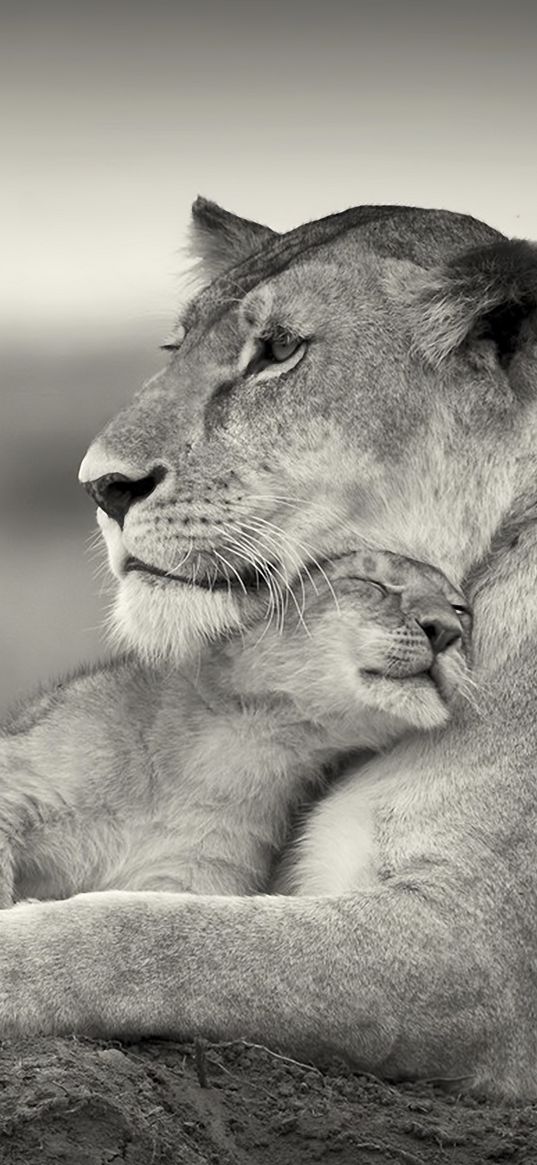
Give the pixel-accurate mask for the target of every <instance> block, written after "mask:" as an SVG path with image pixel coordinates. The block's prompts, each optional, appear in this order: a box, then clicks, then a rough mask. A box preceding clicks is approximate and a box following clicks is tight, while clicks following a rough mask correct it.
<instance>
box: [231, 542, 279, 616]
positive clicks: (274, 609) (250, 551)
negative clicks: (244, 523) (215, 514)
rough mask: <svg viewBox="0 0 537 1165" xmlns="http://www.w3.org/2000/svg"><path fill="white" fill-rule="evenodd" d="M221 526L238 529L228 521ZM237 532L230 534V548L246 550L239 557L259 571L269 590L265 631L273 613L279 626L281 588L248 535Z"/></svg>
mask: <svg viewBox="0 0 537 1165" xmlns="http://www.w3.org/2000/svg"><path fill="white" fill-rule="evenodd" d="M223 526H224V528H225V530H226V532H227V530H233V529H235V530H237V529H238V528H237V527H233V526H232V525H231V524H230V523H227V522H226V523H224V524H223ZM238 533H239V536H240V537H239V538H237V537H236V534H231V535H230V538H231V543H232V545H231V546H230V549H231V550H233V552H234V553H237V551H236V550H235V547H237V546H239V547H242V550H243V552H244V551H246V554H244V553H243V554H242V555H241V557H243V558H246V561H247V562H248V563H249V565H250V566H253V567H254V569H255V570H258V571H259V573H260V574H261V577H262V578H263V579H264V581H265V582H266V584H267V587H268V591H269V595H270V603H269V610H268V615H269V619H268V624H267V627H266V628H265V632H266V631H267V630H268V628H269V627H270V624H271V622H272V617H273V615H276V620H277V625H278V626H279V623H280V611H283V594H282V591H281V588H280V586H279V584H278V582H277V580H276V579H275V578H274V576H273V574H272V572H271V569H270V565H269V563H268V562H267V561H266V559H264V558H263V560H262V562H260V561H259V557H258V555H257V553H256V551H255V549H254V547H252V545H251V540H250V539H249V538H248V536H247V535H246V534H243V532H242V531H241V530H238ZM282 620H283V617H282Z"/></svg>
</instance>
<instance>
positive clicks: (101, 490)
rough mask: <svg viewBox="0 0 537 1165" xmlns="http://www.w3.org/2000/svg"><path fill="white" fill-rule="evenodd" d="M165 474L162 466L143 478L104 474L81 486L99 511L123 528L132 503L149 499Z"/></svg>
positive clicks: (157, 466)
mask: <svg viewBox="0 0 537 1165" xmlns="http://www.w3.org/2000/svg"><path fill="white" fill-rule="evenodd" d="M166 473H167V470H166V469H165V468H164V466H163V465H156V466H155V467H154V469H152V470H151V473H148V474H146V476H145V477H140V478H131V477H128V476H127V475H126V474H125V473H105V474H103V475H102V476H101V477H97V478H96V479H95V481H85V482H83V485H84V489H86V490H87V491H88V493H89V495H90V497H92V498H93V500H94V502H96V503H97V505H98V506H100V508H101V510H104V512H105V514H108V516H109V517H110V518H114V520H115V521H116V522H118V524H119V525H120V526H121V528H123V523H124V521H125V517H126V515H127V512H128V511H129V510H130V507H131V506H132V505H133V504H134V502H140V501H143V499H144V498H147V497H149V495H150V494H152V493H153V490H154V489H156V487H157V485H158V484H159V482H161V481H162V480H163V478H164V477H165V476H166Z"/></svg>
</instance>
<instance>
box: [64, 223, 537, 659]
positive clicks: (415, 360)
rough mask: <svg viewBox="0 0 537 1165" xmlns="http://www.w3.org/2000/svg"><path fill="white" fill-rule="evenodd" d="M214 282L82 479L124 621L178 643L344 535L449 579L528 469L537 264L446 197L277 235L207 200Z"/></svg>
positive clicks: (531, 464)
mask: <svg viewBox="0 0 537 1165" xmlns="http://www.w3.org/2000/svg"><path fill="white" fill-rule="evenodd" d="M194 246H195V249H196V252H197V253H198V255H201V256H202V273H203V278H204V279H205V280H207V281H208V284H209V285H208V286H207V287H206V288H205V289H204V290H203V291H202V292H201V293H200V294H199V295H198V297H197V298H196V299H195V300H194V301H193V302H192V303H191V305H190V306H189V307H188V308H187V310H186V311H185V313H184V314H183V317H182V318H181V320H180V321H179V322H178V324H177V327H176V330H175V333H174V335H173V336H172V337H171V338H170V340H169V342H168V343H167V344H166V345H165V347H166V348H167V349H168V358H167V363H166V366H165V367H164V368H163V369H162V371H161V372H159V373H158V374H157V375H156V376H155V377H154V378H153V379H152V380H150V381H149V383H148V384H146V385H145V386H144V387H143V388H142V389H141V390H140V391H139V392H138V393H137V394H136V395H135V397H134V400H133V402H132V403H131V404H130V405H128V407H127V408H125V409H124V411H123V412H121V413H120V414H119V415H118V416H117V417H116V418H115V419H114V420H113V421H112V422H111V423H110V424H109V426H108V427H107V429H105V431H104V433H103V434H102V435H101V436H100V437H99V438H98V439H97V440H96V441H95V442H94V444H93V445H92V446H91V447H90V449H89V451H88V453H87V455H86V457H85V458H84V461H83V464H82V467H81V474H80V475H81V480H82V481H83V482H84V483H85V485H86V487H87V489H88V490H89V492H90V494H91V495H92V497H93V498H94V500H95V501H96V502H97V505H98V507H99V510H98V517H99V523H100V525H101V528H102V531H103V534H104V537H105V540H106V543H107V547H108V553H109V559H110V564H111V567H112V570H113V572H114V574H115V575H116V577H117V580H118V584H119V585H118V600H117V606H116V624H117V628H118V631H119V633H120V635H121V636H122V637H123V638H124V639H126V641H127V642H128V643H129V644H131V645H134V646H136V647H137V648H138V649H139V650H141V651H143V652H145V653H146V654H148V655H149V656H155V657H161V656H163V655H166V654H170V653H171V654H173V655H174V656H175V657H181V656H182V655H184V654H185V653H187V652H188V651H189V650H190V649H191V648H192V647H193V646H195V645H196V644H197V643H199V640H200V638H202V637H204V636H205V637H208V638H215V637H217V636H219V635H221V634H224V633H226V632H229V631H233V630H234V629H237V628H239V627H241V626H242V625H243V623H244V621H245V619H247V616H248V610H249V607H250V605H251V604H252V603H253V602H257V601H258V600H259V595H260V592H262V591H263V590H264V593H265V596H266V608H267V611H269V610H270V609H272V610H274V608H279V607H280V606H281V604H282V602H283V598H284V595H285V592H286V589H287V588H288V586H289V585H292V583H293V581H294V580H295V579H296V578H297V577H299V576H300V574H301V573H303V572H304V568H305V567H309V568H310V569H311V568H312V567H315V564H316V563H318V562H323V561H325V560H327V559H329V558H332V557H334V556H337V555H341V554H343V553H345V552H346V551H347V550H348V549H349V548H350V547H352V546H356V545H357V544H358V545H359V544H364V543H365V544H368V545H369V546H371V547H378V546H382V547H385V548H387V549H389V550H391V551H393V552H396V553H400V554H403V555H406V556H409V557H413V558H416V559H421V560H425V561H428V562H430V563H432V564H434V565H435V566H437V567H439V568H441V569H443V570H446V571H447V572H448V573H449V574H450V575H451V577H453V578H454V579H456V580H457V581H458V580H460V579H461V578H462V576H463V573H464V571H465V570H466V569H467V568H468V567H469V566H471V565H472V564H473V563H474V562H475V561H476V559H478V558H479V557H480V556H481V555H482V554H483V553H484V552H485V551H486V549H487V547H488V545H489V542H490V538H491V536H492V534H493V532H494V531H495V529H496V528H497V526H498V525H499V523H501V521H502V518H503V516H504V514H505V513H506V512H507V511H508V510H509V507H510V506H512V504H513V499H514V498H516V497H517V496H518V495H520V494H523V493H524V490H525V489H526V487H527V484H528V483H529V482H533V481H534V479H535V469H536V466H535V454H534V446H535V440H534V436H533V433H534V423H535V418H534V412H535V399H534V397H535V394H534V388H533V376H534V371H533V370H534V366H535V360H534V351H535V325H534V320H535V308H536V304H537V260H536V258H535V252H534V250H533V249H532V248H531V247H530V246H529V245H528V244H525V243H509V242H507V241H504V240H503V239H502V238H501V236H498V235H496V233H495V232H493V231H491V230H490V229H489V228H488V227H486V226H484V225H483V224H480V223H477V222H475V221H474V220H473V219H468V218H465V217H464V216H459V215H451V214H448V213H447V212H436V211H414V210H405V209H404V208H397V207H396V208H358V209H357V210H355V211H349V212H346V213H344V214H342V215H336V216H333V217H332V218H329V219H327V220H323V221H321V222H319V223H313V224H310V225H308V226H306V227H301V228H298V229H297V230H296V231H292V232H290V233H289V234H287V235H283V236H277V235H275V234H274V233H273V232H272V231H269V230H268V229H267V228H264V227H260V226H258V225H257V224H253V223H249V222H245V221H244V220H242V219H238V218H236V217H235V216H233V215H230V214H227V213H226V212H225V211H222V210H220V209H219V208H218V207H215V206H214V205H213V204H210V203H205V202H203V201H199V202H198V203H197V204H195V207H194Z"/></svg>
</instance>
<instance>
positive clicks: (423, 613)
mask: <svg viewBox="0 0 537 1165" xmlns="http://www.w3.org/2000/svg"><path fill="white" fill-rule="evenodd" d="M412 614H413V616H414V618H415V620H416V622H417V623H418V624H419V626H420V627H421V629H422V631H424V632H425V634H426V636H427V639H428V640H429V643H430V645H431V649H432V651H433V652H434V654H435V655H440V653H441V652H442V651H445V650H446V647H449V646H450V645H451V644H452V643H455V642H456V641H457V639H462V635H463V628H462V623H461V621H460V619H459V618H458V616H457V613H456V611H454V610H453V607H452V606H451V604H450V603H448V601H447V599H446V600H445V602H443V601H442V600H441V599H434V598H433V599H424V600H422V601H421V603H419V604H418V605H417V606H416V608H415V609H414V611H413V612H412Z"/></svg>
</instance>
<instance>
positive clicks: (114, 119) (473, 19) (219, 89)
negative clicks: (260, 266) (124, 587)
mask: <svg viewBox="0 0 537 1165" xmlns="http://www.w3.org/2000/svg"><path fill="white" fill-rule="evenodd" d="M536 48H537V9H536V8H535V7H533V8H532V7H530V6H529V5H528V4H527V3H526V2H525V0H512V2H511V3H510V4H509V5H505V4H504V3H501V4H500V3H496V0H489V2H488V3H487V4H486V5H485V4H483V3H482V2H481V3H472V0H466V2H465V3H461V2H460V0H451V3H450V4H447V3H444V4H442V5H435V4H434V3H433V4H431V3H427V4H425V3H411V2H408V0H392V2H391V3H387V2H385V0H365V2H361V3H359V4H355V3H352V2H351V0H347V2H346V3H343V2H342V0H331V3H330V4H326V3H322V4H321V3H316V2H315V0H310V2H309V3H307V4H306V3H305V2H300V0H295V2H293V0H286V2H282V0H271V2H270V3H268V2H267V3H265V4H257V5H256V4H255V3H252V0H248V2H246V0H226V2H225V3H224V2H220V3H217V2H216V0H212V2H211V0H197V2H196V3H189V0H182V2H181V0H176V2H175V3H171V2H168V0H151V2H150V0H145V3H143V4H142V3H139V2H138V0H129V2H126V3H123V2H122V0H108V2H107V3H103V2H102V0H93V3H92V4H91V5H89V4H86V3H84V4H82V3H77V0H70V2H69V3H67V2H63V3H60V2H57V0H45V2H43V0H25V2H24V3H22V2H21V0H16V2H15V3H13V2H11V0H4V2H3V4H2V16H1V31H0V84H1V87H2V93H1V99H0V119H1V120H2V123H3V131H4V132H3V146H2V158H3V163H4V174H3V180H2V185H1V190H0V199H1V201H2V203H3V206H2V214H1V218H0V221H1V222H2V226H3V228H4V240H3V244H2V268H3V272H4V273H5V275H6V278H5V281H4V286H5V292H4V295H3V296H2V301H3V302H2V311H1V313H0V317H1V318H0V352H1V359H2V379H1V397H0V400H1V406H0V407H1V415H0V485H1V489H0V556H1V557H0V589H1V593H0V600H1V601H0V658H1V669H0V710H1V709H3V708H5V707H6V705H7V704H8V703H10V702H11V701H13V699H14V698H15V697H17V696H18V694H20V693H21V692H22V691H24V690H25V689H27V688H31V687H32V686H35V684H36V683H37V682H38V681H42V680H45V679H46V678H47V677H48V676H49V675H52V674H54V673H57V672H59V671H61V670H63V669H65V668H68V667H71V666H73V665H76V663H78V662H80V661H81V660H83V659H89V658H95V657H96V656H98V655H103V654H104V653H105V652H106V643H105V639H104V637H103V634H102V632H101V630H100V628H101V626H102V623H103V617H104V611H105V608H106V605H107V602H108V601H109V599H110V591H109V589H108V585H107V584H106V583H104V584H103V581H102V577H100V576H99V575H98V574H97V577H96V574H95V572H96V568H97V566H98V562H99V561H100V560H101V559H102V555H101V558H100V559H99V556H98V557H97V559H96V558H92V557H91V556H90V554H89V553H88V549H87V544H88V539H89V537H90V535H91V532H92V530H93V529H94V514H93V510H92V506H91V504H90V502H89V500H88V498H87V497H86V496H85V495H84V493H83V491H82V490H81V489H80V487H79V486H78V485H77V481H76V474H77V467H78V463H79V461H80V459H81V457H82V454H83V452H84V449H85V446H86V445H87V444H88V442H89V441H90V439H91V437H92V436H93V434H94V433H95V432H96V431H97V430H98V429H99V428H100V427H101V426H102V425H103V424H104V423H105V421H106V419H107V417H109V416H110V415H111V414H112V413H113V412H114V411H115V410H116V409H117V408H118V407H119V406H120V405H121V404H122V402H123V401H125V400H126V399H127V398H128V397H129V396H130V394H131V393H132V391H133V390H134V389H135V388H136V387H137V386H138V385H139V384H140V383H141V382H142V381H143V379H144V378H145V377H146V376H147V375H148V374H149V373H151V372H153V371H156V370H157V369H158V367H159V366H160V362H161V361H162V357H161V354H160V353H159V352H158V343H159V340H160V339H161V338H162V337H163V336H164V335H165V333H166V331H167V330H168V328H169V326H170V323H171V321H172V320H173V316H174V310H175V308H176V305H177V299H178V285H177V275H178V274H179V273H180V271H181V268H182V265H183V260H182V257H181V253H180V245H181V242H182V240H183V237H184V231H185V226H186V224H187V221H188V213H189V206H190V203H191V202H192V200H193V198H194V197H195V195H196V194H197V193H198V192H200V193H203V194H205V195H207V196H208V197H211V198H214V199H216V200H217V201H219V202H221V203H223V204H224V205H225V206H227V207H229V209H231V210H234V211H236V212H238V213H241V214H244V215H249V216H250V217H252V218H257V219H259V220H260V221H263V222H267V223H269V224H270V225H271V226H273V227H275V228H278V229H282V230H283V229H286V228H289V227H292V226H294V225H296V224H297V223H298V222H300V221H303V220H306V219H311V218H316V217H318V216H320V215H322V214H327V213H329V212H331V211H334V210H340V209H343V208H345V207H346V206H350V205H354V204H356V203H362V202H400V203H411V204H415V205H416V204H417V205H422V206H443V207H448V208H451V209H454V210H461V211H466V212H469V213H471V214H474V215H476V216H477V217H479V218H483V219H486V220H487V221H488V222H490V223H491V224H492V225H494V226H496V227H499V228H500V229H501V230H503V231H505V232H506V233H508V234H514V235H520V236H529V237H534V238H537V202H536V198H535V193H536V177H537V160H536V152H535V148H534V139H535V108H536V98H537V68H536Z"/></svg>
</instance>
